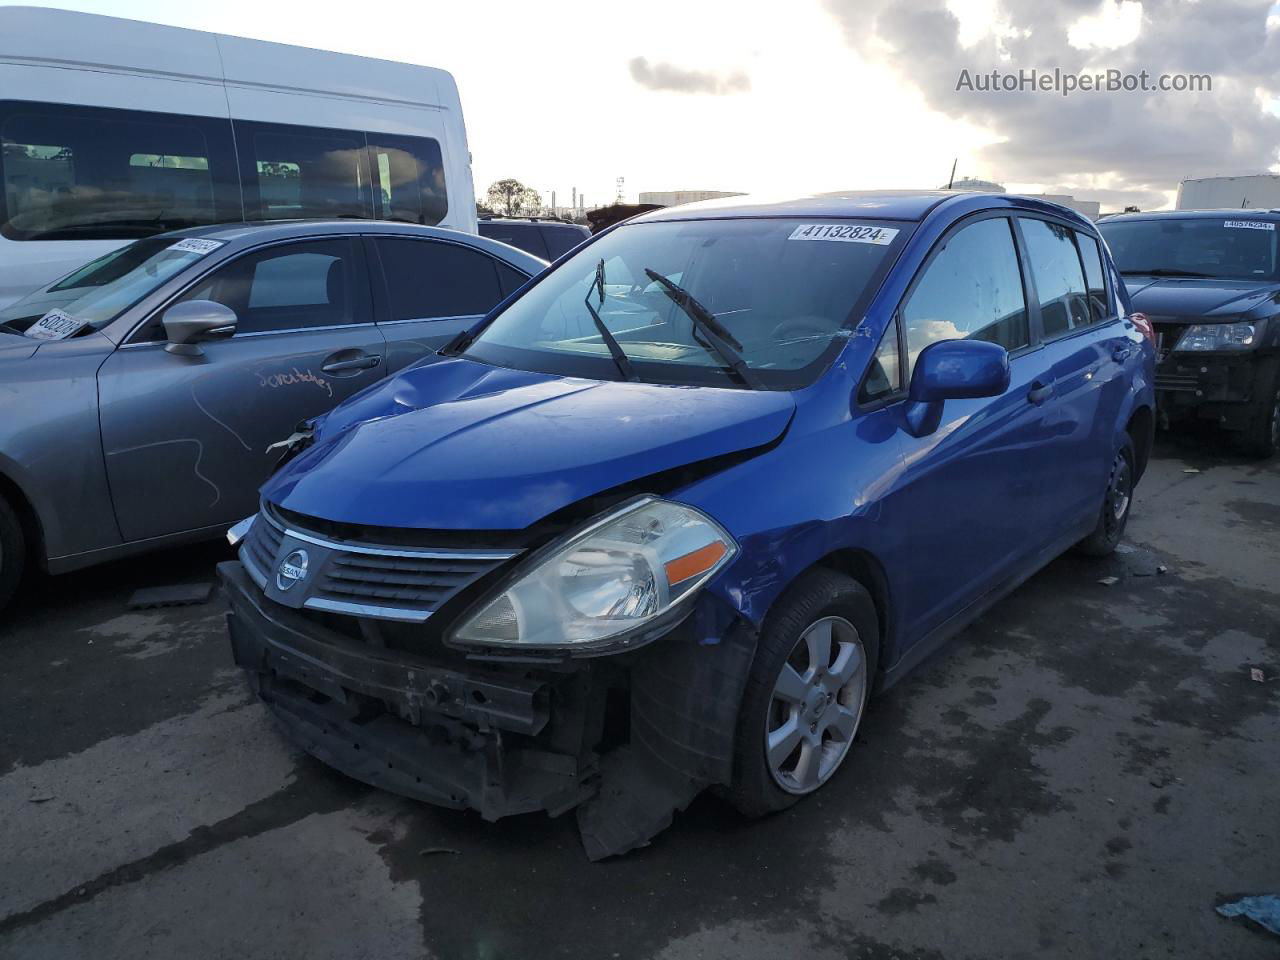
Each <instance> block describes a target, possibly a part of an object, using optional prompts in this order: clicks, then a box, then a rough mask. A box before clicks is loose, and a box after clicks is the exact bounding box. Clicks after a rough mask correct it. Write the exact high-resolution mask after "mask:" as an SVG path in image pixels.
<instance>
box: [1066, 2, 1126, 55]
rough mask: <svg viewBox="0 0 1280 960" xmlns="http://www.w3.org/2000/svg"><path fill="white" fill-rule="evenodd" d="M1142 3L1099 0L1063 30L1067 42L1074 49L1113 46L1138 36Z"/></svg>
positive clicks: (1111, 47)
mask: <svg viewBox="0 0 1280 960" xmlns="http://www.w3.org/2000/svg"><path fill="white" fill-rule="evenodd" d="M1141 32H1142V4H1141V3H1139V2H1137V0H1120V2H1117V0H1102V6H1101V7H1099V8H1098V11H1097V12H1096V13H1091V14H1088V15H1087V16H1083V17H1081V18H1080V19H1079V20H1077V21H1076V22H1075V23H1073V24H1072V25H1071V26H1070V28H1068V30H1067V42H1068V43H1070V44H1071V46H1073V47H1075V48H1076V49H1078V50H1089V49H1095V50H1115V49H1116V48H1117V47H1125V46H1128V45H1129V44H1131V43H1133V41H1135V40H1137V39H1138V34H1139V33H1141Z"/></svg>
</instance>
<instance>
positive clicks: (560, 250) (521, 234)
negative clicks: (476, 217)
mask: <svg viewBox="0 0 1280 960" xmlns="http://www.w3.org/2000/svg"><path fill="white" fill-rule="evenodd" d="M480 236H482V237H488V238H489V239H490V240H500V241H502V242H503V243H509V244H511V246H513V247H517V248H519V249H520V250H523V251H525V253H532V254H533V255H534V256H535V257H541V258H542V259H543V260H558V259H560V257H562V256H563V255H564V254H566V253H568V252H569V251H570V250H572V249H573V248H574V247H576V246H577V245H578V244H580V243H581V242H582V241H583V240H585V239H587V237H589V236H591V231H590V230H588V229H587V228H586V227H583V226H579V225H578V224H576V223H567V222H566V221H564V220H544V219H542V218H540V217H528V218H525V219H517V218H514V217H496V216H488V217H481V218H480Z"/></svg>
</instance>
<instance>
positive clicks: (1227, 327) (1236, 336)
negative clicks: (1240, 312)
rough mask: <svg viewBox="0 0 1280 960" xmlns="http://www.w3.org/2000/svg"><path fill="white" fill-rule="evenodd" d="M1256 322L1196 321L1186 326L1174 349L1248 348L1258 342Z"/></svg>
mask: <svg viewBox="0 0 1280 960" xmlns="http://www.w3.org/2000/svg"><path fill="white" fill-rule="evenodd" d="M1259 332H1260V331H1259V330H1258V324H1256V323H1196V324H1193V325H1191V326H1189V327H1187V329H1186V332H1185V333H1183V335H1182V337H1181V339H1179V340H1178V344H1177V346H1175V347H1174V348H1173V349H1174V350H1176V351H1183V350H1249V349H1251V348H1252V347H1253V345H1254V344H1256V343H1257V342H1258V335H1259Z"/></svg>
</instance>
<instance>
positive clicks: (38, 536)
mask: <svg viewBox="0 0 1280 960" xmlns="http://www.w3.org/2000/svg"><path fill="white" fill-rule="evenodd" d="M0 497H2V498H4V501H5V502H6V503H8V504H9V506H10V507H11V508H12V509H13V512H14V513H16V514H17V515H18V523H19V524H20V525H21V527H22V537H23V540H24V541H25V547H26V554H27V561H28V562H29V563H31V562H34V563H35V564H36V565H37V566H39V567H40V569H42V570H43V569H47V564H46V562H45V550H44V524H42V523H41V522H40V514H38V513H37V512H36V508H35V505H34V504H33V503H32V502H31V498H30V497H28V496H27V495H26V492H25V491H24V490H23V489H22V487H20V486H18V482H17V481H16V480H14V479H13V478H12V477H10V476H9V475H8V474H6V473H4V472H2V471H0Z"/></svg>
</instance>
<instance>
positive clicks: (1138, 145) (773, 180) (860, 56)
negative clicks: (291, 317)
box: [27, 0, 1280, 209]
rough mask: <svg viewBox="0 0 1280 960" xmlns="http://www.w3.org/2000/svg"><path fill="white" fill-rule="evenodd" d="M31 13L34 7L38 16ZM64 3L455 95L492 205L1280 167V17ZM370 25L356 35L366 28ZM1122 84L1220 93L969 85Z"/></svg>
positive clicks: (1221, 8)
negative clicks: (411, 67) (418, 71)
mask: <svg viewBox="0 0 1280 960" xmlns="http://www.w3.org/2000/svg"><path fill="white" fill-rule="evenodd" d="M27 2H28V3H30V2H32V0H27ZM47 5H49V6H59V7H64V8H67V9H81V10H89V11H92V12H96V13H107V14H113V15H117V16H124V17H133V18H136V19H141V20H151V21H155V22H159V23H168V24H172V25H175V26H183V27H193V28H197V29H203V30H214V31H219V32H223V33H232V34H237V35H240V36H248V37H256V38H260V39H265V40H275V41H279V42H284V43H296V44H302V45H305V46H312V47H319V48H324V49H330V50H339V51H344V52H349V53H358V54H363V55H365V56H373V57H383V58H386V59H391V60H403V61H408V62H415V63H423V64H429V65H432V66H438V67H444V68H446V69H448V70H450V71H451V72H452V73H453V74H454V76H455V77H456V78H457V80H458V85H459V88H460V90H461V93H462V99H463V108H464V110H465V112H466V120H467V127H468V132H469V135H470V140H471V149H472V153H473V155H474V170H475V177H476V187H477V192H478V193H483V191H484V188H485V187H486V186H487V184H488V183H489V182H491V181H492V180H494V179H497V178H499V177H505V176H513V177H516V178H518V179H521V180H523V181H524V182H526V183H528V184H529V185H531V186H533V187H535V188H537V189H538V190H540V191H542V192H543V193H544V195H545V194H549V193H550V191H551V190H555V191H556V192H557V200H558V202H560V203H566V202H567V201H568V198H569V193H570V190H571V188H573V187H575V186H576V187H577V188H578V189H579V190H580V191H582V192H583V193H585V195H586V198H587V201H588V202H589V203H593V204H594V203H598V202H603V201H606V200H609V199H611V198H612V197H613V194H614V191H615V179H616V178H617V177H620V176H621V177H625V178H626V184H625V193H626V195H627V198H628V199H631V200H634V199H635V195H636V194H637V193H638V192H639V191H641V190H676V189H713V190H746V191H759V192H766V193H782V194H786V193H799V192H808V191H818V190H836V189H846V188H873V187H935V186H938V185H939V184H942V183H945V182H946V180H947V177H948V175H949V173H950V169H951V164H952V161H953V160H954V159H956V158H958V159H959V166H958V172H957V176H973V177H980V178H983V179H989V180H997V181H999V182H1001V183H1004V184H1006V185H1007V186H1008V187H1009V188H1010V189H1013V190H1022V191H1027V192H1050V193H1071V194H1074V195H1076V196H1077V197H1082V198H1089V199H1099V200H1102V201H1103V205H1104V209H1105V208H1110V207H1115V206H1117V205H1123V204H1125V203H1137V204H1139V205H1140V206H1142V207H1144V208H1154V207H1157V206H1161V205H1165V204H1168V203H1170V202H1171V200H1172V192H1173V190H1174V189H1175V188H1176V186H1177V182H1178V181H1179V180H1180V179H1182V178H1184V177H1196V176H1212V175H1217V174H1246V173H1258V172H1264V171H1267V170H1271V171H1278V172H1280V100H1277V99H1276V98H1277V96H1278V95H1280V4H1276V3H1273V2H1272V0H1221V2H1220V0H1144V2H1133V0H1123V2H1116V0H1102V2H1101V3H1098V2H1096V0H1063V2H1058V3H1045V2H1039V0H923V2H908V0H787V2H780V0H770V2H760V0H735V2H719V0H700V2H691V0H611V2H607V3H600V2H586V0H546V2H542V3H537V4H534V3H528V2H519V0H517V2H508V0H469V2H465V3H464V2H458V0H454V2H449V3H443V2H437V0H379V2H377V3H375V4H369V5H356V6H355V7H348V6H345V5H343V6H339V5H338V4H337V3H332V2H329V3H315V2H308V3H300V2H293V0H270V2H262V0H254V2H246V0H218V2H216V3H188V4H180V5H179V4H174V3H172V0H97V2H87V3H83V2H60V0H59V2H52V3H49V4H47ZM351 10H359V11H360V14H359V16H353V15H351V13H350V11H351ZM1054 68H1059V69H1061V70H1063V71H1067V72H1089V73H1093V72H1095V71H1105V70H1107V69H1109V68H1113V69H1118V70H1122V71H1131V72H1134V73H1136V72H1138V71H1140V70H1146V71H1148V72H1149V73H1150V74H1152V75H1159V74H1162V73H1168V74H1173V73H1180V72H1181V73H1200V74H1210V75H1211V76H1212V91H1211V92H1205V93H1174V92H1170V93H1146V94H1144V93H1123V92H1117V93H1105V92H1102V93H1097V92H1090V93H1084V92H1077V93H1076V94H1074V95H1073V96H1071V97H1066V98H1064V97H1062V96H1061V95H1060V94H1058V93H1052V92H1049V93H1045V92H1040V93H1032V92H1024V93H1008V92H997V93H983V92H979V91H976V90H957V89H956V87H957V83H958V81H959V79H960V76H961V70H966V69H967V70H968V71H969V72H970V76H971V77H972V76H976V75H978V74H980V73H990V71H991V70H993V69H995V70H1000V71H1002V72H1006V73H1011V72H1016V71H1017V70H1019V69H1027V70H1030V69H1037V70H1040V71H1050V72H1051V71H1053V70H1054Z"/></svg>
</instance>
